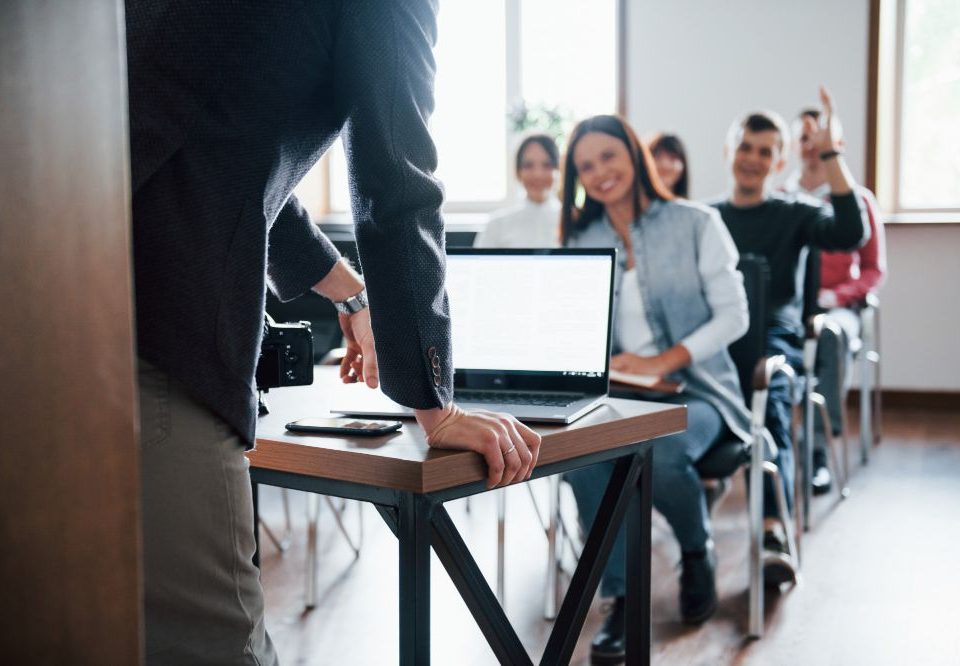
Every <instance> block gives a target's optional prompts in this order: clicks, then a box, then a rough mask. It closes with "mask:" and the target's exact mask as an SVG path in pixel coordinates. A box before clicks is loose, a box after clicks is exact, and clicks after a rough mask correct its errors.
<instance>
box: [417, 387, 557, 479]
mask: <svg viewBox="0 0 960 666" xmlns="http://www.w3.org/2000/svg"><path fill="white" fill-rule="evenodd" d="M416 414H417V422H419V423H420V427H422V428H423V431H424V432H425V433H427V444H429V445H430V446H431V447H432V448H436V449H459V450H462V451H475V452H476V453H479V454H480V455H482V456H483V458H484V460H485V461H486V463H487V470H488V476H487V487H488V488H493V487H495V486H506V485H508V484H511V483H514V482H515V481H525V480H526V479H529V478H530V475H531V474H532V473H533V468H534V467H536V465H537V459H538V458H539V457H540V435H538V434H537V433H535V432H534V431H533V430H531V429H530V428H528V427H527V426H525V425H523V424H522V423H520V422H519V421H517V420H516V419H515V418H514V417H512V416H510V415H509V414H498V413H496V412H488V411H483V410H478V411H473V412H466V411H464V410H462V409H460V408H459V407H457V406H456V405H455V404H454V403H452V402H451V403H450V404H449V405H447V406H446V407H444V408H443V409H418V410H417V412H416Z"/></svg>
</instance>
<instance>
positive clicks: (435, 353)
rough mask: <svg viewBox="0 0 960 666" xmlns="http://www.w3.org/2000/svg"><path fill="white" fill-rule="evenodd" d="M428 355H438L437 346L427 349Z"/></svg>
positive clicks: (431, 356)
mask: <svg viewBox="0 0 960 666" xmlns="http://www.w3.org/2000/svg"><path fill="white" fill-rule="evenodd" d="M427 355H428V356H429V357H430V358H433V357H434V356H436V355H437V348H436V347H430V349H428V350H427Z"/></svg>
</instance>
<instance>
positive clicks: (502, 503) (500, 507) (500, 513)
mask: <svg viewBox="0 0 960 666" xmlns="http://www.w3.org/2000/svg"><path fill="white" fill-rule="evenodd" d="M495 492H496V493H497V601H499V602H500V606H501V607H503V608H506V603H505V595H506V592H505V588H506V582H505V580H504V579H505V575H504V567H505V560H506V552H505V550H506V527H507V489H506V488H498V489H497V490H496V491H495Z"/></svg>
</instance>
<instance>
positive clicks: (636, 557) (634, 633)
mask: <svg viewBox="0 0 960 666" xmlns="http://www.w3.org/2000/svg"><path fill="white" fill-rule="evenodd" d="M652 469H653V450H652V449H648V450H647V452H646V455H644V457H643V468H642V470H641V472H640V478H639V479H638V481H637V490H636V492H635V493H633V496H632V497H631V498H630V504H629V506H628V507H627V516H626V521H625V522H626V530H627V534H626V537H627V598H626V608H625V620H626V627H627V634H626V637H627V646H626V648H627V658H626V666H641V664H642V665H644V666H648V665H649V664H650V634H651V631H650V616H651V615H652V613H651V606H650V547H651V539H650V532H651V524H650V521H651V510H652V505H653V501H652V500H653V496H652V494H651V485H652Z"/></svg>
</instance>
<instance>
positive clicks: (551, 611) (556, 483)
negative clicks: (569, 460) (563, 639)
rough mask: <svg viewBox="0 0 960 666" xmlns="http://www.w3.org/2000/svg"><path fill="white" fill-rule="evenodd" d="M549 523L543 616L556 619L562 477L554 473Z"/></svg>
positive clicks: (551, 480) (551, 484) (550, 490)
mask: <svg viewBox="0 0 960 666" xmlns="http://www.w3.org/2000/svg"><path fill="white" fill-rule="evenodd" d="M549 482H550V487H549V497H550V500H549V501H550V504H549V507H550V508H549V514H548V516H549V521H550V522H549V525H548V527H547V592H546V597H545V598H544V605H543V617H544V619H547V620H554V619H556V617H557V605H558V604H557V594H558V592H557V587H558V584H557V583H558V578H559V576H558V573H559V568H560V565H559V557H558V556H557V554H558V551H557V536H558V534H557V533H558V525H559V522H560V478H559V477H558V476H557V475H556V474H554V475H553V476H551V477H549Z"/></svg>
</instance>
